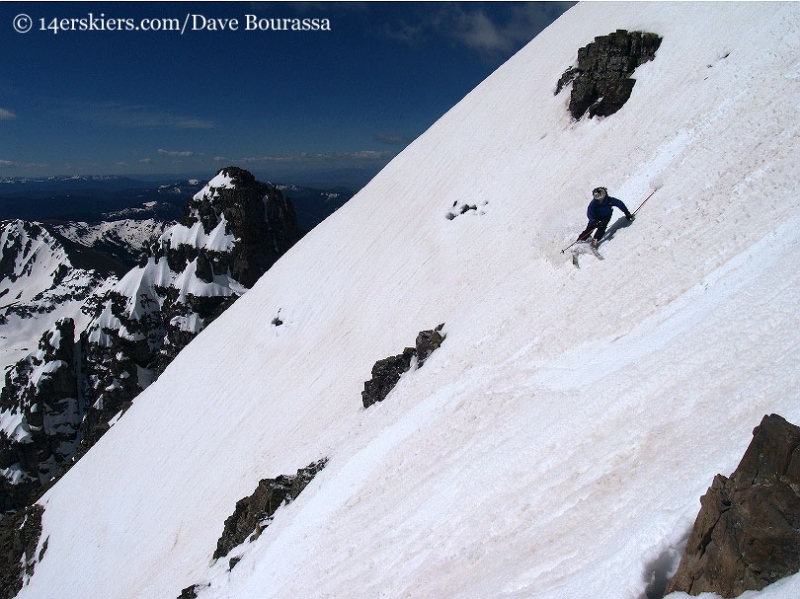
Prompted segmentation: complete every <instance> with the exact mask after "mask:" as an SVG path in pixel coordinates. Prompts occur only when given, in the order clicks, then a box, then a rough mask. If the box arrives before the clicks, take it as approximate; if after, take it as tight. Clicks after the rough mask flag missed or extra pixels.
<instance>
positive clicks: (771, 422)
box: [666, 414, 800, 597]
mask: <svg viewBox="0 0 800 599" xmlns="http://www.w3.org/2000/svg"><path fill="white" fill-rule="evenodd" d="M700 503H701V506H702V507H701V509H700V513H699V514H698V516H697V520H696V521H695V524H694V528H693V530H692V533H691V536H690V537H689V541H688V543H687V546H686V552H685V554H684V556H683V558H682V559H681V563H680V566H679V567H678V571H677V572H676V574H675V576H673V578H672V580H671V581H670V583H669V585H668V587H667V589H666V592H667V593H672V592H673V591H683V592H685V593H688V594H690V595H698V594H700V593H706V592H710V593H716V594H717V595H720V596H722V597H736V596H738V595H740V594H741V593H743V592H744V591H747V590H760V589H763V588H764V587H765V586H767V585H768V584H770V583H772V582H775V581H776V580H778V579H780V578H783V577H784V576H789V575H791V574H795V573H796V572H798V571H800V428H798V427H797V426H795V425H793V424H790V423H788V422H786V420H784V419H783V418H781V417H780V416H777V415H774V414H773V415H770V416H765V417H764V419H763V420H762V421H761V424H760V425H759V426H758V427H756V429H755V430H754V431H753V440H752V441H751V443H750V446H749V447H748V448H747V451H746V452H745V454H744V457H743V458H742V461H741V463H740V464H739V466H738V467H737V468H736V470H735V471H734V473H733V474H732V475H731V476H730V478H726V477H724V476H722V475H717V476H716V478H714V482H713V483H712V485H711V487H710V488H709V490H708V492H707V493H706V494H705V495H704V496H703V497H702V498H701V499H700Z"/></svg>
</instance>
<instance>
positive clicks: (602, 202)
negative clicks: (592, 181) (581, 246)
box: [578, 187, 633, 248]
mask: <svg viewBox="0 0 800 599" xmlns="http://www.w3.org/2000/svg"><path fill="white" fill-rule="evenodd" d="M592 197H593V198H594V199H592V201H591V202H589V207H588V208H587V209H586V216H588V217H589V224H588V225H586V229H585V230H584V231H583V233H581V234H580V235H578V241H586V240H587V239H589V237H590V236H591V234H592V231H595V229H597V230H596V231H595V234H594V239H592V247H593V248H596V247H597V244H598V243H600V240H601V239H602V238H603V235H605V234H606V227H608V223H609V221H610V220H611V213H612V212H613V211H614V206H616V207H617V208H619V209H620V210H622V211H623V212H624V213H625V218H627V219H628V221H632V220H633V215H632V214H631V213H630V211H629V210H628V207H627V206H625V204H624V203H623V202H622V201H621V200H618V199H617V198H612V197H611V196H609V195H608V190H607V189H606V188H605V187H596V188H595V189H593V190H592Z"/></svg>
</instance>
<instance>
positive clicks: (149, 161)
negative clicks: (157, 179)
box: [139, 158, 153, 164]
mask: <svg viewBox="0 0 800 599" xmlns="http://www.w3.org/2000/svg"><path fill="white" fill-rule="evenodd" d="M152 162H153V159H152V158H142V159H141V160H139V164H152Z"/></svg>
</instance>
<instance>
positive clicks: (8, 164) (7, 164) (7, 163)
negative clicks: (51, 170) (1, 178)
mask: <svg viewBox="0 0 800 599" xmlns="http://www.w3.org/2000/svg"><path fill="white" fill-rule="evenodd" d="M47 166H48V165H47V164H44V163H41V162H19V161H17V160H0V168H17V169H20V168H46V167H47Z"/></svg>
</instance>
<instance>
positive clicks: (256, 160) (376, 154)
mask: <svg viewBox="0 0 800 599" xmlns="http://www.w3.org/2000/svg"><path fill="white" fill-rule="evenodd" d="M159 152H161V150H159ZM394 155H395V153H394V152H391V151H376V150H361V151H357V152H322V153H315V154H312V153H308V152H300V153H298V154H274V155H266V156H248V157H243V158H228V157H225V156H215V157H214V161H215V162H229V163H240V164H287V163H301V162H318V163H319V162H344V161H365V160H372V161H382V160H389V159H391V158H393V157H394Z"/></svg>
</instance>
